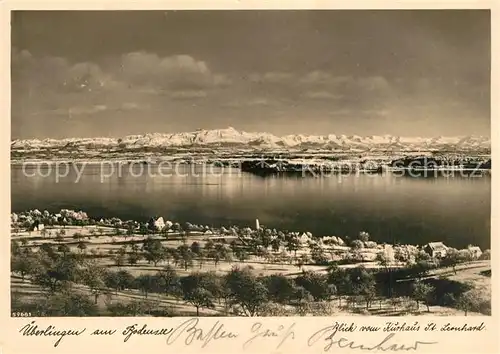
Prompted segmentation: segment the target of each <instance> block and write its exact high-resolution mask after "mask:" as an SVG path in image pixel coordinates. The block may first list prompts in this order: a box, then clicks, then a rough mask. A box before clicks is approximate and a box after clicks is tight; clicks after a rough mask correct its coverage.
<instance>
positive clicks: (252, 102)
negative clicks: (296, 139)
mask: <svg viewBox="0 0 500 354" xmlns="http://www.w3.org/2000/svg"><path fill="white" fill-rule="evenodd" d="M11 29H12V33H11V36H12V54H11V56H12V63H11V80H12V86H11V87H12V125H11V126H12V132H11V133H12V138H13V139H17V138H64V137H93V136H114V137H119V136H124V135H131V134H144V133H154V132H157V133H171V132H183V131H194V130H197V129H223V128H227V127H229V126H231V127H234V128H235V129H237V130H243V131H259V132H260V131H267V132H270V133H273V134H276V135H286V134H317V135H323V134H347V135H353V134H356V135H382V134H391V135H401V136H455V135H485V136H489V135H490V67H491V64H490V38H491V34H490V12H489V11H487V10H432V11H431V10H406V11H404V10H378V11H366V10H362V11H361V10H356V11H349V10H337V11H335V10H309V11H305V10H299V11H291V10H288V11H269V10H267V11H248V10H247V11H228V10H226V11H215V10H212V11H101V12H99V11H95V12H91V11H22V12H21V11H17V12H13V14H12V19H11Z"/></svg>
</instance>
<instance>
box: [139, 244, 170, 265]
mask: <svg viewBox="0 0 500 354" xmlns="http://www.w3.org/2000/svg"><path fill="white" fill-rule="evenodd" d="M143 250H144V251H145V255H144V258H146V260H147V261H148V262H149V263H151V262H153V264H154V266H155V267H156V265H157V264H158V263H159V262H161V261H163V260H164V259H165V249H164V247H163V245H162V244H161V241H160V240H155V239H152V238H148V239H146V240H145V241H144V244H143Z"/></svg>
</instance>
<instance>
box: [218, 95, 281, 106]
mask: <svg viewBox="0 0 500 354" xmlns="http://www.w3.org/2000/svg"><path fill="white" fill-rule="evenodd" d="M277 105H279V101H278V100H274V99H269V98H265V97H255V98H248V99H245V100H233V101H230V102H226V103H223V104H222V107H230V108H240V107H256V106H263V107H264V106H277Z"/></svg>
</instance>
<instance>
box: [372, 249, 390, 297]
mask: <svg viewBox="0 0 500 354" xmlns="http://www.w3.org/2000/svg"><path fill="white" fill-rule="evenodd" d="M375 261H377V263H378V264H379V265H380V266H381V267H383V268H384V270H385V273H386V274H387V275H388V277H389V279H388V282H387V283H388V287H389V289H388V290H389V296H392V268H391V267H390V264H391V260H390V258H389V256H388V255H387V254H386V253H385V252H379V253H377V256H376V257H375Z"/></svg>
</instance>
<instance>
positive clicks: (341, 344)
mask: <svg viewBox="0 0 500 354" xmlns="http://www.w3.org/2000/svg"><path fill="white" fill-rule="evenodd" d="M336 334H337V328H336V326H328V327H325V328H322V329H320V330H319V331H317V332H315V333H314V334H312V335H311V336H310V337H309V339H308V340H307V345H308V346H310V347H311V346H313V345H314V344H316V343H317V342H318V341H319V340H320V339H324V341H325V342H326V344H325V346H324V347H323V350H324V351H325V352H326V351H329V350H330V349H331V348H332V347H333V346H337V347H338V348H341V349H342V348H348V349H359V350H366V351H375V350H381V351H384V352H385V351H395V352H396V351H409V350H417V348H418V347H419V345H430V344H437V342H422V341H415V342H414V343H413V344H411V345H406V344H398V343H391V339H393V338H394V337H395V336H396V333H390V334H388V335H387V336H386V337H385V338H384V339H383V340H382V341H380V342H379V343H378V344H376V345H366V344H358V343H356V342H355V341H353V340H349V339H347V338H345V337H340V338H338V339H337V337H336Z"/></svg>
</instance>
